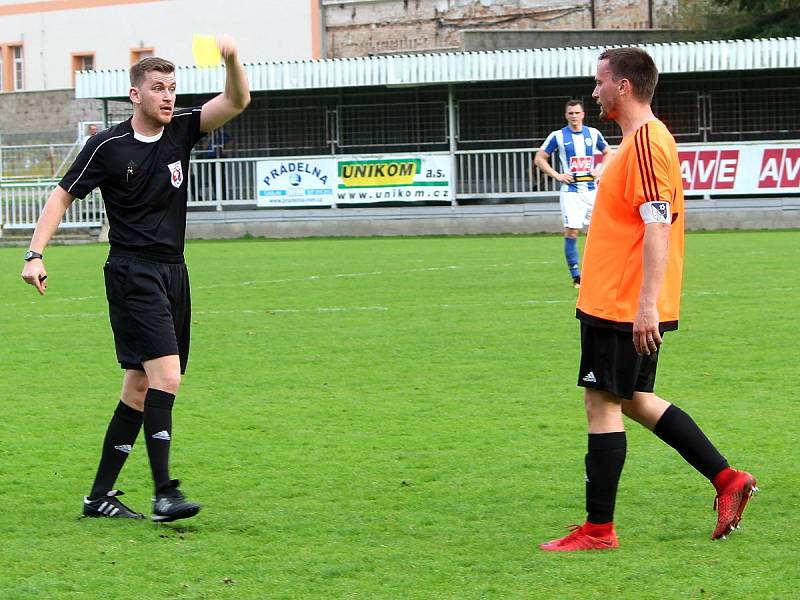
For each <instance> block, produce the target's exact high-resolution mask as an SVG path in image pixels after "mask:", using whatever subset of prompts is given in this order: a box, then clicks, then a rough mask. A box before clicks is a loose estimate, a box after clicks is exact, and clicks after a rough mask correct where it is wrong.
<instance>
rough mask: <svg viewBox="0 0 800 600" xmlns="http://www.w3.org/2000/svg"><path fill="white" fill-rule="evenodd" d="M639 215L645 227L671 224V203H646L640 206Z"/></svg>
mask: <svg viewBox="0 0 800 600" xmlns="http://www.w3.org/2000/svg"><path fill="white" fill-rule="evenodd" d="M639 214H640V215H641V217H642V221H644V224H645V225H648V224H650V223H670V222H671V219H670V215H669V202H644V203H642V204H640V205H639Z"/></svg>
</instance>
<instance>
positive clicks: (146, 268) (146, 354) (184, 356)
mask: <svg viewBox="0 0 800 600" xmlns="http://www.w3.org/2000/svg"><path fill="white" fill-rule="evenodd" d="M176 260H178V259H176ZM103 273H104V275H105V282H106V298H107V299H108V313H109V317H110V319H111V329H112V330H113V332H114V345H115V346H116V349H117V360H118V361H119V364H120V366H121V367H122V368H123V369H138V370H140V371H143V370H144V368H143V367H142V362H143V361H146V360H151V359H154V358H160V357H162V356H170V355H172V354H177V355H178V356H179V357H180V362H181V373H185V372H186V364H187V362H188V360H189V329H190V326H191V317H192V303H191V297H190V295H189V275H188V272H187V270H186V264H185V263H184V262H183V259H182V258H181V259H180V262H174V263H167V262H157V261H154V260H150V259H147V258H142V257H140V256H131V255H127V254H111V255H110V256H109V257H108V260H107V261H106V264H105V266H104V267H103Z"/></svg>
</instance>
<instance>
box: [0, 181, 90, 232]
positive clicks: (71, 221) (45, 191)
mask: <svg viewBox="0 0 800 600" xmlns="http://www.w3.org/2000/svg"><path fill="white" fill-rule="evenodd" d="M56 183H57V182H56V181H52V180H50V181H48V180H41V181H28V182H14V183H2V184H0V227H2V228H3V229H32V228H33V227H35V226H36V221H37V220H38V219H39V214H40V213H41V212H42V207H43V206H44V203H45V202H46V201H47V198H48V197H49V196H50V192H52V191H53V187H54V186H55V185H56ZM104 218H105V214H104V210H103V199H102V197H101V196H100V191H99V190H94V191H93V192H92V193H91V194H89V195H88V196H86V198H84V199H83V200H76V201H75V202H73V203H72V205H71V206H70V207H69V208H68V209H67V212H66V214H65V215H64V219H63V220H62V221H61V227H62V228H68V229H69V228H78V227H86V228H89V227H100V226H101V225H102V224H103V219H104Z"/></svg>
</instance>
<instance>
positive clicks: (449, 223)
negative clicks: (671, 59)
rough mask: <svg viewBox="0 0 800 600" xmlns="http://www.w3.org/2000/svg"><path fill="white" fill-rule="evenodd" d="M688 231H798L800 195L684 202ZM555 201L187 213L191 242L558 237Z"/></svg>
mask: <svg viewBox="0 0 800 600" xmlns="http://www.w3.org/2000/svg"><path fill="white" fill-rule="evenodd" d="M686 228H687V230H718V229H786V228H800V198H797V197H795V198H769V199H763V198H761V199H747V200H737V199H733V200H689V201H687V205H686ZM561 230H562V221H561V213H560V211H559V208H558V203H557V202H547V203H536V204H504V205H492V206H456V207H449V206H446V207H435V206H424V207H392V208H345V209H336V210H321V209H308V210H279V211H273V210H265V211H252V210H246V211H225V212H221V213H218V212H192V213H189V220H188V226H187V232H186V233H187V237H188V238H189V239H228V238H239V237H244V236H247V235H249V236H253V237H270V238H293V237H313V236H324V237H335V236H402V235H475V234H505V233H512V234H513V233H516V234H528V233H559V232H561Z"/></svg>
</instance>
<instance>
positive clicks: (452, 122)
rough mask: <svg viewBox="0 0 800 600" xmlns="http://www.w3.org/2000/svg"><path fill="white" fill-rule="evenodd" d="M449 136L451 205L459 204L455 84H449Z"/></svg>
mask: <svg viewBox="0 0 800 600" xmlns="http://www.w3.org/2000/svg"><path fill="white" fill-rule="evenodd" d="M447 138H448V140H450V206H458V199H457V198H456V177H458V173H456V150H457V148H456V93H455V90H454V89H453V84H452V83H449V84H447Z"/></svg>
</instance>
